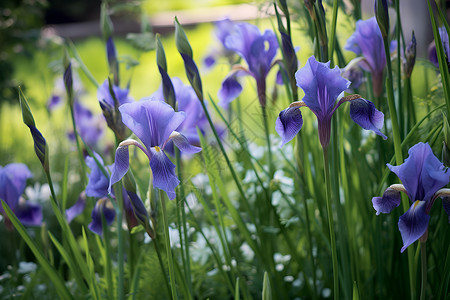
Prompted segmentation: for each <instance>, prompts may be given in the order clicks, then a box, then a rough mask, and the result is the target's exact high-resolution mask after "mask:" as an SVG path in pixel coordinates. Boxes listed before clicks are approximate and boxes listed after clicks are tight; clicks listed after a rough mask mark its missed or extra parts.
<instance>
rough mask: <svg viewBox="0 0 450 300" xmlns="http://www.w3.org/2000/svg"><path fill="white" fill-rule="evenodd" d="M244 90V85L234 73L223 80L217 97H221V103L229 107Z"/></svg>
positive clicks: (226, 107)
mask: <svg viewBox="0 0 450 300" xmlns="http://www.w3.org/2000/svg"><path fill="white" fill-rule="evenodd" d="M241 92H242V85H241V84H240V83H239V81H238V80H237V78H236V76H235V75H234V74H233V75H231V76H228V77H227V78H225V80H224V81H223V82H222V86H221V87H220V90H219V92H218V93H217V97H218V98H219V105H220V106H222V107H223V108H225V109H228V105H229V104H230V102H231V101H233V100H234V99H236V98H237V97H238V96H239V95H240V94H241Z"/></svg>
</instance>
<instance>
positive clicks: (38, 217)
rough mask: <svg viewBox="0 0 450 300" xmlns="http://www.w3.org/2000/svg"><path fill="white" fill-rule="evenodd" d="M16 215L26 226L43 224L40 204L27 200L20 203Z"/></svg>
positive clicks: (16, 208) (15, 211) (15, 210)
mask: <svg viewBox="0 0 450 300" xmlns="http://www.w3.org/2000/svg"><path fill="white" fill-rule="evenodd" d="M22 200H23V199H22ZM14 213H15V214H16V216H17V218H18V219H19V220H20V222H22V224H23V225H25V226H40V225H41V223H42V208H41V206H40V205H39V204H36V203H31V202H30V201H25V200H23V201H19V203H18V205H17V206H16V207H15V209H14Z"/></svg>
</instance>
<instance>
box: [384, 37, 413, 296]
mask: <svg viewBox="0 0 450 300" xmlns="http://www.w3.org/2000/svg"><path fill="white" fill-rule="evenodd" d="M383 40H384V52H385V54H386V64H387V73H388V74H387V75H388V77H387V79H386V89H387V96H388V105H389V114H390V116H391V123H392V133H393V135H394V152H395V160H396V162H397V165H401V164H402V163H403V154H402V143H401V138H400V130H399V126H398V120H397V111H396V109H395V103H394V86H393V76H392V64H391V59H390V57H391V53H390V50H389V40H388V38H387V37H384V38H383ZM402 206H403V209H404V210H405V211H406V210H407V209H408V208H409V203H408V200H407V199H406V197H404V196H402ZM412 251H413V250H412V249H408V268H409V285H410V286H409V288H410V292H411V299H414V298H415V297H414V295H415V290H414V278H415V271H414V253H413V252H412Z"/></svg>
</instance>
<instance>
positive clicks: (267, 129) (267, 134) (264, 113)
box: [261, 106, 274, 180]
mask: <svg viewBox="0 0 450 300" xmlns="http://www.w3.org/2000/svg"><path fill="white" fill-rule="evenodd" d="M261 109H262V114H263V119H264V131H265V134H266V142H267V153H268V158H267V163H268V164H269V174H270V178H269V180H271V179H272V176H273V173H274V170H273V164H272V149H271V146H270V133H269V126H268V124H267V111H266V107H265V106H261Z"/></svg>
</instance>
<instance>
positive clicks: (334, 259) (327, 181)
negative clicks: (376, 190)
mask: <svg viewBox="0 0 450 300" xmlns="http://www.w3.org/2000/svg"><path fill="white" fill-rule="evenodd" d="M322 150H323V168H324V175H325V193H326V201H327V215H328V227H329V229H330V242H331V259H332V263H333V295H334V299H339V277H338V274H339V270H338V261H337V250H336V236H335V232H334V218H333V210H332V202H331V177H330V164H329V157H328V149H327V147H324V148H322Z"/></svg>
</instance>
